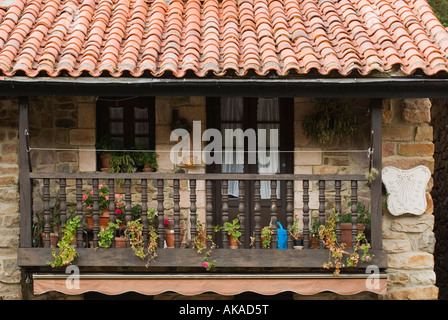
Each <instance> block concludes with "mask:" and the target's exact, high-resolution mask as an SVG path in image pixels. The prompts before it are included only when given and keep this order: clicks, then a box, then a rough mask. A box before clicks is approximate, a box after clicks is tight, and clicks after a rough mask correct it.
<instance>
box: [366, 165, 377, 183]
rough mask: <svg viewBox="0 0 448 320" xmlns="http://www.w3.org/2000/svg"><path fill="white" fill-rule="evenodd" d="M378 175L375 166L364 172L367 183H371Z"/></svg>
mask: <svg viewBox="0 0 448 320" xmlns="http://www.w3.org/2000/svg"><path fill="white" fill-rule="evenodd" d="M378 175H379V171H378V170H377V169H375V168H372V169H371V170H370V171H369V172H367V173H366V179H367V182H368V183H369V184H370V183H372V181H373V180H375V179H376V177H378Z"/></svg>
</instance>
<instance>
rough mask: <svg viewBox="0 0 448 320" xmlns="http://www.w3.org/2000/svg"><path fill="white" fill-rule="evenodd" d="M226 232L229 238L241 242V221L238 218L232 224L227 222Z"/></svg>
mask: <svg viewBox="0 0 448 320" xmlns="http://www.w3.org/2000/svg"><path fill="white" fill-rule="evenodd" d="M224 231H226V232H227V233H228V234H229V236H231V237H233V240H234V241H238V242H239V240H238V238H239V237H241V232H240V220H239V219H238V218H235V219H233V221H232V222H225V223H224Z"/></svg>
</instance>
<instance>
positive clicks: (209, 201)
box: [205, 180, 213, 248]
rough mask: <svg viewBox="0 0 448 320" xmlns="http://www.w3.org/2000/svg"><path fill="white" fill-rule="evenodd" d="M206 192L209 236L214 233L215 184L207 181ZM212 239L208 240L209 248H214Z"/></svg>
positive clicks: (206, 217) (207, 230) (206, 219)
mask: <svg viewBox="0 0 448 320" xmlns="http://www.w3.org/2000/svg"><path fill="white" fill-rule="evenodd" d="M205 188H206V191H205V201H206V204H205V211H206V212H205V223H206V232H207V234H208V235H211V234H212V233H213V226H212V224H213V182H212V181H211V180H207V181H206V187H205ZM212 241H213V240H212V239H208V240H207V246H208V247H209V248H210V247H211V246H212Z"/></svg>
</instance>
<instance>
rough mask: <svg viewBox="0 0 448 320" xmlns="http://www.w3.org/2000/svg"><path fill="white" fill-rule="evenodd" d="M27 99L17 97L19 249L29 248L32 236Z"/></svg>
mask: <svg viewBox="0 0 448 320" xmlns="http://www.w3.org/2000/svg"><path fill="white" fill-rule="evenodd" d="M28 106H29V103H28V97H19V194H20V200H19V211H20V247H21V248H31V247H32V245H33V239H32V238H33V236H32V224H33V217H32V215H33V214H32V190H31V180H30V171H31V167H30V161H29V153H28V147H29V146H28V143H27V141H28V136H27V135H28V133H29V121H28V119H29V116H28Z"/></svg>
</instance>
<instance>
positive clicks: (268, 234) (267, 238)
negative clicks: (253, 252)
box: [261, 225, 273, 249]
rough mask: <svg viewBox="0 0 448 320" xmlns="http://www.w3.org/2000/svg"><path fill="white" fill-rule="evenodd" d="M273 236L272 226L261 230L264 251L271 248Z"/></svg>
mask: <svg viewBox="0 0 448 320" xmlns="http://www.w3.org/2000/svg"><path fill="white" fill-rule="evenodd" d="M272 234H273V231H272V227H271V225H268V226H265V227H263V229H261V247H262V248H263V249H269V248H270V247H271V241H272Z"/></svg>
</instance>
